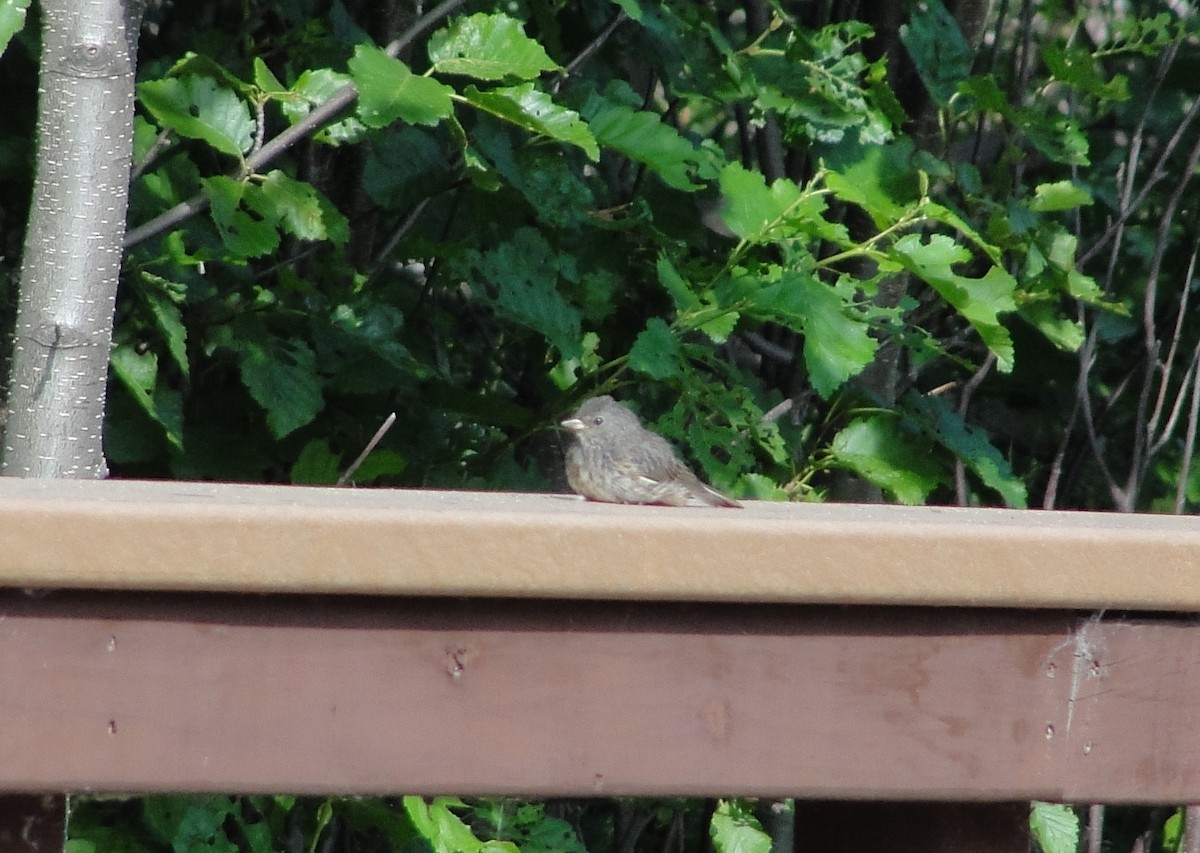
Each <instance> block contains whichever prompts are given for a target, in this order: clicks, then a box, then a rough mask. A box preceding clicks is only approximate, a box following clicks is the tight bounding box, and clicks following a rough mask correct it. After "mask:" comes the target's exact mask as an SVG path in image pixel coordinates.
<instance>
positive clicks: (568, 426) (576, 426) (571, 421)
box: [559, 418, 587, 433]
mask: <svg viewBox="0 0 1200 853" xmlns="http://www.w3.org/2000/svg"><path fill="white" fill-rule="evenodd" d="M559 426H560V427H562V428H563V429H565V430H568V431H570V432H574V433H580V432H583V431H584V430H585V429H587V425H586V424H584V422H583V421H581V420H579V418H567V419H566V420H565V421H563V422H562V423H560V424H559Z"/></svg>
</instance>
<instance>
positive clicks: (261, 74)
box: [254, 56, 289, 96]
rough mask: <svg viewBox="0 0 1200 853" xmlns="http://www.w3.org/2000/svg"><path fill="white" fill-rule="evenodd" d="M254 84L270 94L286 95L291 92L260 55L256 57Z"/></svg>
mask: <svg viewBox="0 0 1200 853" xmlns="http://www.w3.org/2000/svg"><path fill="white" fill-rule="evenodd" d="M254 85H255V86H257V87H258V88H259V89H260V90H261V91H262V92H263V93H265V94H268V95H275V96H286V95H288V94H289V92H288V88H287V86H284V85H283V83H281V82H280V81H279V78H278V77H276V76H275V72H274V71H272V70H271V69H270V67H268V66H267V63H265V62H263V61H262V57H259V56H256V57H254Z"/></svg>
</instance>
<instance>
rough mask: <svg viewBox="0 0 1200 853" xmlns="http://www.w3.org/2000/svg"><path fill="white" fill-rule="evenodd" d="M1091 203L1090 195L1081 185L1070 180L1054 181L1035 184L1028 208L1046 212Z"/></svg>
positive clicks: (1070, 208)
mask: <svg viewBox="0 0 1200 853" xmlns="http://www.w3.org/2000/svg"><path fill="white" fill-rule="evenodd" d="M1091 203H1092V195H1091V193H1089V192H1088V191H1087V190H1085V189H1084V188H1083V187H1080V186H1077V185H1076V184H1074V183H1072V182H1071V181H1055V182H1054V183H1052V184H1038V185H1037V187H1036V188H1035V189H1034V198H1033V201H1031V202H1030V203H1029V209H1030V210H1036V211H1038V212H1039V213H1047V212H1050V211H1055V210H1073V209H1075V208H1077V207H1083V206H1085V205H1089V204H1091Z"/></svg>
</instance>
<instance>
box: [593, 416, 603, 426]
mask: <svg viewBox="0 0 1200 853" xmlns="http://www.w3.org/2000/svg"><path fill="white" fill-rule="evenodd" d="M602 423H604V418H602V417H601V416H600V415H596V417H594V418H592V426H600V424H602Z"/></svg>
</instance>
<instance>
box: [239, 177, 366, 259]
mask: <svg viewBox="0 0 1200 853" xmlns="http://www.w3.org/2000/svg"><path fill="white" fill-rule="evenodd" d="M259 187H260V189H261V193H262V199H263V202H264V203H265V204H269V205H270V206H271V208H272V210H273V211H274V214H275V215H276V216H278V217H279V221H280V224H281V225H282V226H283V228H284V230H286V231H287V232H288V233H289V234H292V235H293V236H295V237H298V238H300V239H301V240H329V241H330V242H332V243H334V244H336V245H339V246H340V245H343V244H344V243H345V242H346V240H348V239H349V238H350V225H349V223H348V222H347V221H346V217H345V216H343V215H342V214H341V211H339V210H338V209H337V208H336V207H334V206H333V203H332V202H331V201H329V199H327V198H326V197H325V196H324V195H322V194H321V193H319V192H317V190H316V188H315V187H313V185H312V184H308V183H305V182H304V181H297V180H296V179H295V178H291V177H289V176H288V175H287V174H285V173H284V172H281V171H279V170H278V169H275V170H273V171H270V172H268V173H267V174H266V175H264V176H263V177H262V179H261V181H260V182H259Z"/></svg>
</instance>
